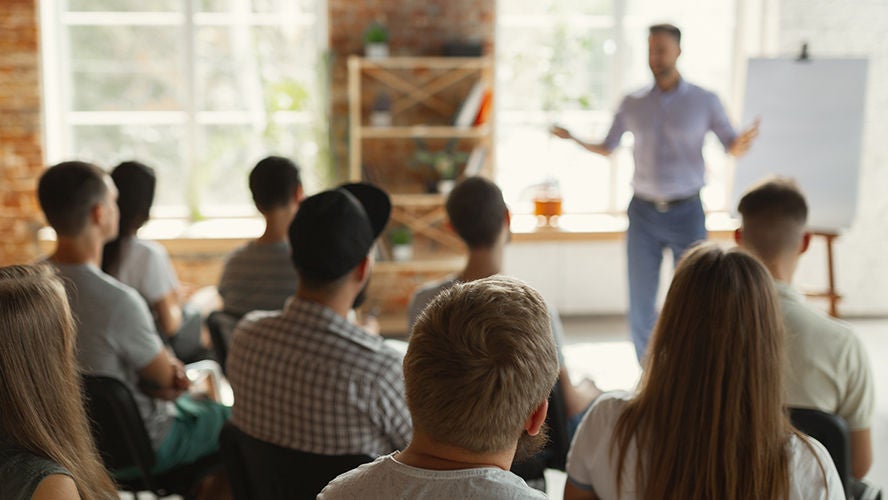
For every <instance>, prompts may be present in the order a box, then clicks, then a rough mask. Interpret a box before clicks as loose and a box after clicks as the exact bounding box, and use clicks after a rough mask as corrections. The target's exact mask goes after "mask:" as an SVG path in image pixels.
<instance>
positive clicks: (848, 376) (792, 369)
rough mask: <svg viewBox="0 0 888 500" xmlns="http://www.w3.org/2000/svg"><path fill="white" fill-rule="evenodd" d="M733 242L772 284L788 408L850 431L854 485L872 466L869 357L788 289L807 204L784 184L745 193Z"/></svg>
mask: <svg viewBox="0 0 888 500" xmlns="http://www.w3.org/2000/svg"><path fill="white" fill-rule="evenodd" d="M737 211H738V212H740V215H741V217H742V224H741V226H740V229H737V231H736V233H735V239H736V240H737V243H738V244H739V245H740V246H741V247H742V248H744V249H746V250H748V251H749V252H751V253H752V254H753V255H755V256H756V257H758V258H759V259H760V260H761V261H762V263H764V264H765V267H767V268H768V270H769V271H771V275H772V276H773V277H774V281H775V285H776V287H777V292H778V293H779V296H780V306H781V310H782V311H783V320H784V324H785V325H786V329H787V339H788V341H789V344H790V345H789V346H788V348H787V349H786V352H787V354H788V357H789V371H788V373H787V376H786V392H787V403H788V404H789V406H793V407H802V408H815V409H818V410H821V411H824V412H827V413H833V414H837V415H839V416H840V417H842V418H843V419H845V422H847V424H848V428H849V429H850V430H851V472H852V474H853V475H854V477H856V478H858V479H860V478H862V477H863V476H865V475H866V473H867V471H868V470H869V468H870V465H871V464H872V438H871V437H870V426H871V423H872V417H873V411H874V405H875V401H874V399H875V396H874V394H873V392H874V389H873V376H872V372H871V370H870V361H869V356H868V355H867V353H866V350H865V349H864V347H863V344H861V342H860V339H858V338H857V336H856V335H854V332H852V331H851V329H850V328H849V327H848V325H847V324H845V323H842V322H839V321H836V320H834V319H832V318H828V317H826V316H825V315H824V314H823V313H821V312H819V311H816V310H814V309H813V308H811V307H810V306H808V305H807V304H805V303H804V302H803V301H802V296H801V294H799V292H797V291H796V290H795V289H794V288H793V287H792V286H791V285H790V283H791V282H792V277H793V274H795V270H796V266H797V265H798V262H799V258H800V257H801V256H802V254H803V253H804V252H805V251H806V250H807V249H808V244H809V242H810V240H811V234H810V233H809V232H808V231H807V228H806V225H807V221H808V204H807V202H806V201H805V196H804V195H803V194H802V192H801V190H800V189H799V187H798V186H797V185H796V184H795V182H793V181H792V180H790V179H784V178H773V179H769V180H766V181H763V182H761V183H760V184H758V185H756V186H753V187H752V188H751V189H750V190H749V191H747V192H746V194H744V195H743V197H742V198H741V199H740V204H739V206H738V208H737Z"/></svg>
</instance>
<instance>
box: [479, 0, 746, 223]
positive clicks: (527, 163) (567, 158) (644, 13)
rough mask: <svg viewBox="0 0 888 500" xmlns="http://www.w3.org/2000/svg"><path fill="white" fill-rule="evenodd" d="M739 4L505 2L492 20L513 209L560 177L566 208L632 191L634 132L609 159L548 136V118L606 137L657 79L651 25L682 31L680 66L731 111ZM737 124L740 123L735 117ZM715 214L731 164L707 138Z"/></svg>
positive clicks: (592, 206) (503, 177)
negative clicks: (632, 97)
mask: <svg viewBox="0 0 888 500" xmlns="http://www.w3.org/2000/svg"><path fill="white" fill-rule="evenodd" d="M735 1H737V0H713V1H711V2H698V1H694V0H679V1H671V2H662V1H660V0H500V1H499V3H498V18H497V38H496V46H497V106H498V108H497V179H498V181H499V183H500V184H501V185H502V187H503V191H504V193H505V195H506V198H507V200H508V201H509V203H510V205H511V206H512V207H513V210H515V211H517V212H526V211H529V210H530V208H529V207H530V199H531V197H532V190H530V189H529V188H528V187H529V186H533V185H535V184H539V183H540V182H542V181H544V180H546V178H550V177H551V178H554V179H557V180H558V181H559V184H560V187H561V191H562V194H563V197H564V210H565V211H566V212H571V213H620V212H622V211H624V210H625V207H626V205H627V204H628V201H629V198H630V197H631V192H632V189H631V185H630V181H631V177H632V171H633V168H634V167H633V161H632V151H631V143H632V137H631V134H626V136H624V137H623V143H622V147H621V148H619V149H618V150H617V151H616V152H615V154H613V155H612V156H611V158H602V157H599V156H596V155H593V154H591V153H588V152H586V151H585V150H582V149H581V148H579V147H577V146H576V145H575V144H573V143H571V142H569V141H562V140H560V139H557V138H554V137H551V136H550V134H549V133H548V130H549V127H550V126H551V125H552V124H553V123H560V124H563V125H564V126H566V127H568V128H570V129H571V130H572V131H573V132H574V133H575V134H577V135H579V136H582V137H584V138H587V139H589V140H593V141H596V142H597V141H599V140H601V139H603V138H604V136H605V134H606V133H607V130H608V128H609V127H610V124H611V121H612V118H613V112H614V111H615V110H616V107H617V105H618V104H619V102H620V100H621V99H622V97H623V95H625V94H626V93H628V92H631V91H634V90H637V89H640V88H642V87H644V86H649V85H651V84H652V77H651V75H650V70H649V69H648V67H647V28H648V26H649V25H651V24H655V23H659V22H672V23H674V24H676V25H678V26H679V27H680V28H681V29H682V34H683V39H682V49H683V53H682V55H681V57H680V59H679V70H680V71H681V72H682V75H683V76H684V77H685V78H687V79H688V80H690V81H693V82H694V83H697V84H699V85H701V86H703V87H705V88H707V89H710V90H712V91H714V92H715V93H717V94H718V95H719V97H720V98H721V99H722V103H723V104H724V105H725V107H726V108H727V109H728V111H729V115H732V114H731V113H730V112H731V111H732V108H731V104H732V103H733V98H734V92H735V91H736V90H737V89H735V88H734V82H735V79H736V70H735V68H736V65H735V59H736V58H735V51H734V43H735V39H734V36H735V30H734V26H735V25H734V23H735V19H734V18H735V9H736V4H735ZM732 118H734V119H735V122H734V123H735V126H740V124H738V123H736V118H737V117H736V116H733V115H732ZM704 157H705V158H706V165H707V170H708V183H707V187H706V188H705V189H704V191H703V199H704V203H705V204H706V206H707V208H708V209H709V210H724V209H726V208H727V206H726V204H727V203H728V201H727V200H728V189H729V185H728V183H729V180H730V177H731V169H730V165H729V160H728V158H726V156H725V153H724V149H723V148H722V146H721V144H720V143H719V142H718V140H717V139H716V138H715V137H714V135H712V134H709V136H708V137H707V140H706V144H705V147H704Z"/></svg>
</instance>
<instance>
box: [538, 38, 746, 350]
mask: <svg viewBox="0 0 888 500" xmlns="http://www.w3.org/2000/svg"><path fill="white" fill-rule="evenodd" d="M680 54H681V31H680V30H679V29H678V28H676V27H675V26H673V25H671V24H658V25H654V26H651V27H650V35H649V37H648V64H649V66H650V68H651V73H653V75H654V85H652V86H651V87H648V88H644V89H642V90H640V91H638V92H635V93H633V94H630V95H628V96H626V97H625V98H623V102H622V103H620V107H619V109H618V110H617V113H616V115H615V116H614V121H613V125H611V128H610V131H609V132H608V134H607V137H605V139H604V141H603V142H601V143H598V144H596V143H591V142H585V141H583V140H581V139H578V138H576V137H574V136H573V134H571V133H570V132H569V131H568V130H566V129H564V128H561V127H558V126H555V127H553V128H552V133H553V134H554V135H556V136H558V137H561V138H564V139H572V140H573V141H575V142H576V143H577V144H579V145H580V146H582V147H584V148H586V149H587V150H589V151H591V152H593V153H597V154H600V155H603V156H609V155H610V153H611V151H613V150H614V148H616V147H617V146H618V145H619V143H620V138H621V137H622V136H623V133H624V132H627V131H628V132H632V134H633V135H634V136H635V147H634V153H633V156H634V158H635V174H634V178H633V181H632V184H633V188H634V190H635V195H634V196H633V197H632V201H631V202H630V203H629V208H628V209H627V215H628V217H629V229H628V231H627V235H626V247H627V256H628V265H629V327H630V330H631V333H632V342H633V343H634V344H635V352H636V355H637V356H638V359H639V361H641V360H642V358H643V357H644V353H645V350H646V348H647V344H648V339H649V337H650V334H651V329H652V328H653V326H654V322H655V321H656V319H657V310H656V298H657V289H658V285H659V281H660V264H661V262H662V260H663V249H664V248H669V249H670V250H671V251H672V254H673V257H674V260H675V261H676V262H678V260H679V259H680V258H681V256H682V254H683V253H684V251H685V250H687V248H688V247H689V246H690V245H691V244H693V243H694V242H697V241H700V240H704V239H706V220H705V216H704V214H703V205H702V203H701V201H700V189H701V188H702V187H703V184H704V173H705V166H704V163H703V139H704V137H705V136H706V133H707V132H709V131H710V130H711V131H713V132H715V135H716V136H717V137H718V139H719V141H721V143H722V144H723V145H724V147H725V149H726V150H727V152H728V153H729V154H732V155H734V156H737V157H739V156H741V155H743V154H744V153H745V152H746V151H747V150H748V149H749V146H750V144H751V143H752V141H753V139H754V138H755V136H756V135H757V134H758V122H756V123H755V124H753V125H752V126H751V127H750V128H748V129H747V130H744V131H743V132H740V133H738V132H736V130H735V129H734V127H733V126H732V125H731V122H730V121H729V120H728V117H727V115H726V114H725V110H724V108H723V107H722V105H721V102H720V101H719V99H718V97H717V96H716V95H715V94H713V93H712V92H710V91H708V90H705V89H703V88H701V87H698V86H696V85H694V84H692V83H689V82H687V81H686V80H684V79H683V78H682V77H681V75H680V74H679V72H678V70H677V69H676V67H675V64H676V61H677V60H678V56H679V55H680Z"/></svg>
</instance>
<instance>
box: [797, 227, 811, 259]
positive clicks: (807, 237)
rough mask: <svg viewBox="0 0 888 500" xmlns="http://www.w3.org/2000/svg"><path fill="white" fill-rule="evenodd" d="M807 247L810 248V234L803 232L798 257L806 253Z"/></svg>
mask: <svg viewBox="0 0 888 500" xmlns="http://www.w3.org/2000/svg"><path fill="white" fill-rule="evenodd" d="M809 246H811V233H809V232H807V231H805V234H803V235H802V242H801V243H800V244H799V255H801V254H803V253H805V252H807V251H808V247H809Z"/></svg>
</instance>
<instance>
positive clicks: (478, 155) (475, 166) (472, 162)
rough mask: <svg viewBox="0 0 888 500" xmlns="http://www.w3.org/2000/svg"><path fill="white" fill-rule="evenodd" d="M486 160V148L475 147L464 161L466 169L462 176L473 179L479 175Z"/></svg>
mask: <svg viewBox="0 0 888 500" xmlns="http://www.w3.org/2000/svg"><path fill="white" fill-rule="evenodd" d="M486 158H487V148H485V147H484V146H476V147H475V149H473V150H472V153H471V154H470V155H469V159H468V160H466V168H465V170H463V174H464V175H465V176H466V177H474V176H476V175H478V174H480V173H481V168H482V167H483V166H484V160H485V159H486Z"/></svg>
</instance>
